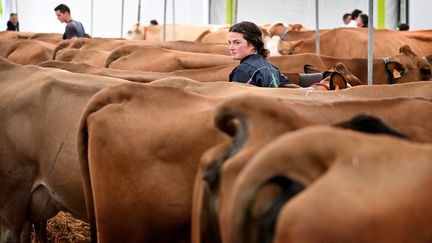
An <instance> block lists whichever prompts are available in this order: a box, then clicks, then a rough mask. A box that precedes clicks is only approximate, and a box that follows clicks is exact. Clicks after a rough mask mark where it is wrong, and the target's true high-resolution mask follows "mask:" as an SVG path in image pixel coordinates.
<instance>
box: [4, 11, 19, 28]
mask: <svg viewBox="0 0 432 243" xmlns="http://www.w3.org/2000/svg"><path fill="white" fill-rule="evenodd" d="M6 30H9V31H19V22H18V15H17V14H16V13H11V14H10V17H9V21H8V22H7V29H6Z"/></svg>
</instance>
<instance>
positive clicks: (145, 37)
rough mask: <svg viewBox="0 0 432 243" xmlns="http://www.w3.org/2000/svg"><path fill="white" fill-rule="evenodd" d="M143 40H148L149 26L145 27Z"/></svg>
mask: <svg viewBox="0 0 432 243" xmlns="http://www.w3.org/2000/svg"><path fill="white" fill-rule="evenodd" d="M143 40H147V26H144V34H143Z"/></svg>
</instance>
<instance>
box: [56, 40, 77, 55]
mask: <svg viewBox="0 0 432 243" xmlns="http://www.w3.org/2000/svg"><path fill="white" fill-rule="evenodd" d="M72 41H73V40H72V39H67V40H63V41H61V42H60V43H59V44H58V45H57V46H56V47H55V48H54V51H53V60H55V59H56V56H57V53H58V52H59V51H60V50H62V49H64V48H67V47H69V46H70V45H71V43H72Z"/></svg>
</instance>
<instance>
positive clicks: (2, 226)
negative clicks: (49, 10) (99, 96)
mask: <svg viewBox="0 0 432 243" xmlns="http://www.w3.org/2000/svg"><path fill="white" fill-rule="evenodd" d="M0 80H1V82H0V86H1V89H0V96H1V99H0V100H1V102H0V116H1V120H2V126H1V127H0V134H1V135H0V138H1V141H0V146H1V149H0V185H2V186H1V187H0V195H1V197H0V208H1V210H0V232H1V233H0V242H19V241H20V233H21V229H22V227H23V225H24V223H25V222H26V221H27V222H29V221H30V222H41V223H43V222H46V220H47V219H49V218H50V217H53V216H55V215H56V214H57V213H58V212H59V210H65V211H69V212H71V213H72V214H73V215H74V217H77V218H79V219H82V220H86V218H87V214H86V208H85V200H84V194H83V191H82V184H81V178H80V173H79V165H78V162H77V160H78V158H77V153H76V151H77V145H76V140H77V137H76V136H77V131H78V126H79V118H80V115H81V113H82V111H83V110H84V107H85V105H86V104H87V102H88V100H89V99H90V98H91V96H93V94H95V93H96V92H98V91H99V90H100V89H102V88H103V87H107V86H110V85H116V84H120V83H124V82H125V81H123V80H120V79H114V78H108V77H97V76H93V75H83V74H73V73H69V72H66V71H62V70H54V69H47V68H41V67H38V66H34V65H27V66H22V65H18V64H13V63H11V62H8V61H7V60H6V59H3V58H1V59H0Z"/></svg>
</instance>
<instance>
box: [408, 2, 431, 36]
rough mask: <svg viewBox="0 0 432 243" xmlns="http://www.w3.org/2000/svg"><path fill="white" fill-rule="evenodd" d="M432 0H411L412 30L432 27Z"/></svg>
mask: <svg viewBox="0 0 432 243" xmlns="http://www.w3.org/2000/svg"><path fill="white" fill-rule="evenodd" d="M430 9H432V1H431V0H410V5H409V9H408V11H409V25H410V30H425V29H432V15H431V14H430V13H429V11H430Z"/></svg>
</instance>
